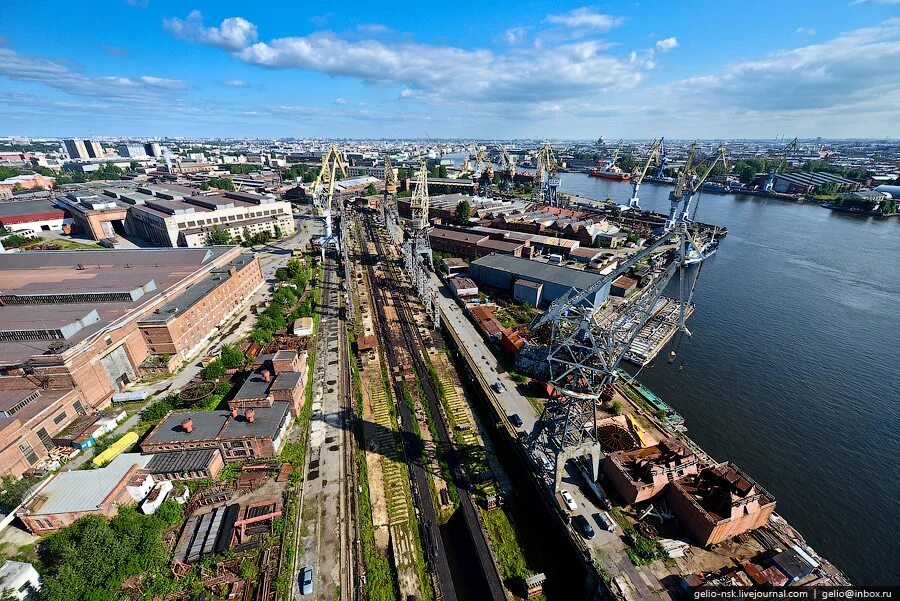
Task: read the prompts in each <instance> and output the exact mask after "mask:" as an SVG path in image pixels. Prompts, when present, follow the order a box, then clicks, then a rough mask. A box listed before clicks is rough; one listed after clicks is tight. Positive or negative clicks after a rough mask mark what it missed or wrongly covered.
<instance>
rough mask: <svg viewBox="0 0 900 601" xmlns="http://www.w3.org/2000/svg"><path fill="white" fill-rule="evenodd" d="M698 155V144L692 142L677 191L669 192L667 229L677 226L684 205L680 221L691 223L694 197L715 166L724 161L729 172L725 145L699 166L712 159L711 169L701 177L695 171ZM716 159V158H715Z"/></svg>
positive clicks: (680, 174) (720, 146)
mask: <svg viewBox="0 0 900 601" xmlns="http://www.w3.org/2000/svg"><path fill="white" fill-rule="evenodd" d="M696 154H697V143H696V142H692V143H691V147H690V149H689V150H688V156H687V159H685V162H684V167H682V169H681V172H680V173H679V174H678V181H677V183H676V184H675V189H674V190H673V191H671V192H669V219H668V220H667V221H666V227H667V228H671V227H672V226H673V225H674V224H675V213H676V212H677V211H678V205H679V204H682V203H683V208H682V210H681V215H680V217H679V221H682V222H684V223H688V224H689V223H690V222H691V216H690V215H691V214H690V209H691V201H692V200H693V199H694V195H695V194H696V193H697V190H699V189H700V187H701V186H702V185H703V182H705V181H706V179H707V178H708V177H709V174H710V173H712V170H713V169H714V168H715V166H716V165H717V164H718V163H719V161H722V165H723V166H724V167H725V171H726V172H727V171H728V157H727V156H726V154H725V145H724V144H719V147H718V148H717V149H716V153H715V154H714V155H711V156H710V157H707V158H706V159H704V160H703V161H701V162H700V163H698V165H699V164H706V163H709V161H710V159H712V163H710V164H709V168H708V169H707V170H706V172H705V173H703V174H702V175H701V176H698V175H697V174H696V173H695V170H694V165H693V163H694V157H695V156H696ZM713 157H714V158H713Z"/></svg>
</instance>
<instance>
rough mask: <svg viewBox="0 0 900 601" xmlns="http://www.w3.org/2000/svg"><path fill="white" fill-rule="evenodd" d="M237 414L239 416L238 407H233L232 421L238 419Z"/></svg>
mask: <svg viewBox="0 0 900 601" xmlns="http://www.w3.org/2000/svg"><path fill="white" fill-rule="evenodd" d="M237 414H238V411H237V407H232V408H231V419H234V418H236V417H237Z"/></svg>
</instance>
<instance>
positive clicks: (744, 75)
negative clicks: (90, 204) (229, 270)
mask: <svg viewBox="0 0 900 601" xmlns="http://www.w3.org/2000/svg"><path fill="white" fill-rule="evenodd" d="M0 135H5V136H12V135H21V136H76V137H88V136H133V137H163V136H173V137H177V136H185V137H264V138H274V137H329V138H341V137H346V138H425V137H431V138H435V139H438V138H476V139H513V138H549V139H597V138H598V137H601V136H602V137H604V138H606V139H613V138H620V137H621V138H651V137H659V136H666V137H669V138H774V137H776V136H786V137H788V138H790V137H794V136H800V137H815V136H822V137H877V138H883V137H887V136H897V135H900V0H842V1H832V0H815V1H804V0H791V1H789V2H783V1H782V2H766V1H757V2H728V1H725V2H723V1H722V0H718V1H716V2H706V1H703V0H697V1H692V2H687V1H684V2H680V1H671V2H662V1H649V0H646V1H641V2H627V1H625V2H605V3H597V4H584V3H581V2H553V3H550V2H530V1H527V0H526V1H516V2H512V1H510V2H506V1H500V0H495V1H494V2H468V1H465V0H457V1H455V2H452V3H447V2H443V3H435V2H418V3H403V2H392V3H387V4H383V3H372V2H357V1H355V0H348V1H345V2H341V3H339V4H338V3H328V2H324V3H312V2H297V1H294V2H289V3H288V2H280V1H277V0H269V1H267V2H240V3H238V2H229V1H220V2H215V3H212V2H200V1H199V0H194V1H191V2H182V1H180V0H105V1H103V2H98V1H91V0H83V1H82V2H79V3H77V4H72V3H71V2H69V1H67V2H59V1H56V0H46V1H44V2H38V3H34V2H3V3H2V7H0Z"/></svg>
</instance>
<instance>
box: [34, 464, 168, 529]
mask: <svg viewBox="0 0 900 601" xmlns="http://www.w3.org/2000/svg"><path fill="white" fill-rule="evenodd" d="M150 459H151V456H150V455H140V454H138V453H123V454H122V455H119V456H118V457H116V458H115V459H113V460H112V461H110V462H109V465H107V466H106V467H103V468H100V469H96V470H73V471H70V472H60V473H59V474H57V475H56V477H55V478H53V479H51V480H50V481H49V482H48V483H47V486H45V487H44V488H42V489H41V490H40V492H39V493H38V495H39V496H42V497H44V498H46V501H44V502H43V503H42V504H40V505H39V506H37V507H36V508H35V509H33V510H31V511H30V512H29V514H30V515H50V514H54V513H67V512H73V511H75V512H77V511H97V510H98V509H99V508H100V506H101V505H102V504H103V501H104V499H106V497H107V496H108V495H109V493H111V492H112V491H113V489H114V488H116V487H117V486H118V485H119V484H120V483H121V482H122V480H123V479H124V478H125V476H126V475H127V474H128V471H129V470H130V469H131V468H132V467H134V466H135V465H136V466H138V467H139V468H143V467H145V466H146V465H147V464H148V463H149V462H150Z"/></svg>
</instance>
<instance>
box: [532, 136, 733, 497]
mask: <svg viewBox="0 0 900 601" xmlns="http://www.w3.org/2000/svg"><path fill="white" fill-rule="evenodd" d="M695 151H696V148H695V145H693V144H692V145H691V150H690V153H689V159H688V164H687V166H686V167H689V166H690V164H691V162H692V160H693V155H694V153H695ZM719 152H720V154H721V156H722V157H724V148H723V147H720V149H719ZM717 161H718V158H717V159H716V162H717ZM713 165H715V162H714V163H713ZM711 169H712V167H710V170H711ZM686 177H687V176H684V177H683V178H680V180H682V179H683V180H685V181H679V187H678V188H677V189H676V190H677V191H678V194H676V197H678V198H682V197H684V198H687V199H689V198H690V196H692V195H693V192H690V193H689V194H688V195H687V196H683V192H684V191H685V190H688V191H690V190H693V191H696V188H699V185H700V184H702V179H705V177H704V178H702V179H701V181H700V182H699V184H695V185H691V186H688V185H687V183H685V182H686ZM676 208H677V204H676ZM689 226H690V222H689V221H688V219H687V211H682V212H680V213H679V212H677V210H675V209H673V211H672V215H671V217H670V219H669V220H668V221H667V222H666V225H665V226H664V228H663V230H662V232H660V233H659V236H658V237H657V238H656V239H655V240H654V241H652V242H651V243H650V244H649V245H648V246H647V247H645V248H643V249H642V250H640V251H639V252H637V253H634V254H633V255H631V256H630V257H628V258H627V259H625V260H624V261H623V262H622V263H620V264H619V266H618V267H617V268H616V269H615V270H613V271H612V272H611V273H610V274H608V275H606V276H604V277H602V278H599V279H598V280H597V281H596V282H595V283H594V284H592V285H591V286H589V287H588V288H586V289H584V290H581V291H576V290H575V289H571V290H569V292H567V293H566V294H564V295H563V296H561V297H559V298H558V299H556V300H555V301H553V303H552V304H551V305H550V308H549V309H547V311H546V312H545V313H543V314H542V315H540V316H538V317H537V318H536V319H535V320H534V321H533V322H532V323H531V324H530V326H529V328H530V329H532V330H536V329H538V328H541V327H542V326H545V325H549V326H551V328H552V330H551V333H550V343H549V348H548V354H547V362H548V365H549V368H550V377H549V382H548V383H549V384H550V386H551V388H552V389H553V391H554V393H553V394H552V395H551V398H550V399H549V400H548V401H547V402H546V403H545V405H544V410H543V411H542V412H541V417H540V423H539V424H538V427H537V428H536V429H535V431H534V433H533V434H532V437H531V439H530V443H531V444H533V445H541V446H543V450H544V452H545V453H546V454H548V455H552V456H555V457H556V466H555V480H554V490H556V489H558V488H559V484H560V482H561V478H562V474H563V473H564V464H565V462H566V461H567V460H568V459H570V458H574V457H582V456H587V457H589V458H590V459H591V468H592V475H593V477H594V479H595V480H596V479H597V477H598V475H599V467H600V460H601V459H602V458H603V457H604V450H603V448H602V447H601V445H600V440H599V426H598V421H597V409H598V407H599V406H600V404H601V403H602V400H601V395H602V394H603V393H604V392H605V391H606V389H607V388H608V387H609V386H611V385H612V384H613V382H614V381H615V380H616V377H617V376H616V373H617V369H618V366H619V363H620V362H621V360H622V358H623V357H624V356H625V355H626V354H627V352H628V350H629V348H630V347H631V344H632V342H633V341H634V339H635V337H636V336H637V335H638V333H639V332H640V331H641V329H642V328H643V327H644V326H645V325H646V323H647V321H648V320H649V319H650V317H651V316H652V315H653V313H654V310H655V308H656V307H657V304H658V302H659V301H660V297H661V296H662V295H663V292H664V290H665V289H666V287H667V286H668V284H669V282H671V280H672V278H673V277H674V276H675V274H676V273H678V276H679V287H678V303H679V309H680V315H679V322H678V331H679V332H687V328H686V325H685V319H686V310H687V307H689V306H690V304H691V302H692V298H693V293H694V286H693V285H692V286H690V288H689V290H686V288H685V284H684V282H685V279H686V275H685V274H686V269H687V262H686V254H687V253H686V250H687V245H688V242H689V240H690V231H689ZM673 239H675V240H677V247H674V248H669V249H665V248H663V247H665V246H666V245H669V244H671V243H672V241H673ZM645 260H647V261H649V263H650V265H651V267H652V269H653V272H654V276H653V280H652V281H651V283H650V284H648V285H647V286H646V287H644V288H643V289H642V290H641V291H640V292H639V293H638V294H635V295H633V296H632V297H630V298H629V299H627V300H626V301H625V302H624V303H622V304H620V305H617V306H616V307H614V308H612V309H611V310H609V311H605V312H601V311H600V307H597V306H595V305H594V301H595V300H596V301H599V300H600V299H598V298H596V297H597V295H598V293H602V291H603V290H609V286H610V285H611V283H612V282H613V281H614V280H615V279H616V278H618V277H619V276H621V275H623V274H624V273H626V272H627V271H628V270H629V269H631V268H632V267H633V266H634V265H636V264H637V263H639V262H641V261H645ZM687 333H688V335H689V334H690V333H689V332H687Z"/></svg>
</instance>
